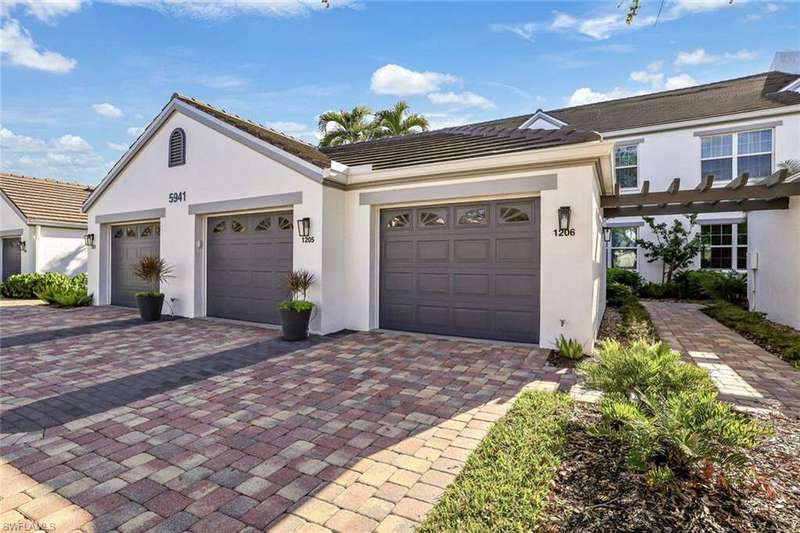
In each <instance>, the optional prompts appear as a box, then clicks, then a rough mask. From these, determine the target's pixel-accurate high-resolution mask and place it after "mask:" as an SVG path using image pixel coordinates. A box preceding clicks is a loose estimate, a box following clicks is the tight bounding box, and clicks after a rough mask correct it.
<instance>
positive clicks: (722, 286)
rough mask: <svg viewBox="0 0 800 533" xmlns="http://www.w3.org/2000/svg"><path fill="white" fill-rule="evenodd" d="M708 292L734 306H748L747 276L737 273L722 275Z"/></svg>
mask: <svg viewBox="0 0 800 533" xmlns="http://www.w3.org/2000/svg"><path fill="white" fill-rule="evenodd" d="M707 290H708V292H709V293H710V294H711V296H712V297H714V298H716V299H718V300H725V301H726V302H730V303H732V304H739V305H746V304H747V276H746V275H745V274H739V273H737V272H733V271H731V272H726V273H724V274H722V273H720V274H719V276H718V277H717V278H716V279H715V281H714V282H713V283H711V285H710V286H709V287H708V289H707Z"/></svg>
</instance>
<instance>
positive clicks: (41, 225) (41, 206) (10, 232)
mask: <svg viewBox="0 0 800 533" xmlns="http://www.w3.org/2000/svg"><path fill="white" fill-rule="evenodd" d="M89 193H91V188H89V187H87V186H86V185H80V184H77V183H65V182H61V181H55V180H50V179H40V178H32V177H28V176H18V175H15V174H0V198H2V200H0V236H2V239H3V246H2V252H0V254H2V255H1V256H0V265H2V266H0V268H2V270H1V271H0V272H2V280H3V281H5V280H6V279H7V278H8V277H9V276H10V275H12V274H18V273H26V272H39V273H44V272H63V273H65V274H70V275H73V274H78V273H80V272H86V262H87V258H88V254H87V251H86V246H85V245H84V235H85V234H86V227H87V225H86V214H85V213H84V212H83V211H82V210H81V206H82V205H83V202H84V201H86V199H87V198H88V196H89Z"/></svg>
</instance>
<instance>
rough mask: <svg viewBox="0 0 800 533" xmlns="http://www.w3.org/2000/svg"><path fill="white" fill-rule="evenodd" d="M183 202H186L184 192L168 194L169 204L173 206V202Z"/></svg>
mask: <svg viewBox="0 0 800 533" xmlns="http://www.w3.org/2000/svg"><path fill="white" fill-rule="evenodd" d="M185 201H186V191H181V192H171V193H169V203H171V204H174V203H175V202H185Z"/></svg>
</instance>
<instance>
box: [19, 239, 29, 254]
mask: <svg viewBox="0 0 800 533" xmlns="http://www.w3.org/2000/svg"><path fill="white" fill-rule="evenodd" d="M17 248H19V251H20V252H27V251H28V245H27V243H26V242H25V241H23V240H21V239H20V240H19V241H17Z"/></svg>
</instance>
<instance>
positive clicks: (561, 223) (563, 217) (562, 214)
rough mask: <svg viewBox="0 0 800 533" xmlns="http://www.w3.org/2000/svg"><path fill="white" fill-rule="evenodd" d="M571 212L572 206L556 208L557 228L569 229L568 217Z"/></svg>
mask: <svg viewBox="0 0 800 533" xmlns="http://www.w3.org/2000/svg"><path fill="white" fill-rule="evenodd" d="M571 214H572V208H571V207H570V206H568V205H565V206H562V207H559V208H558V229H559V230H561V231H565V230H568V229H569V219H570V216H571Z"/></svg>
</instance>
